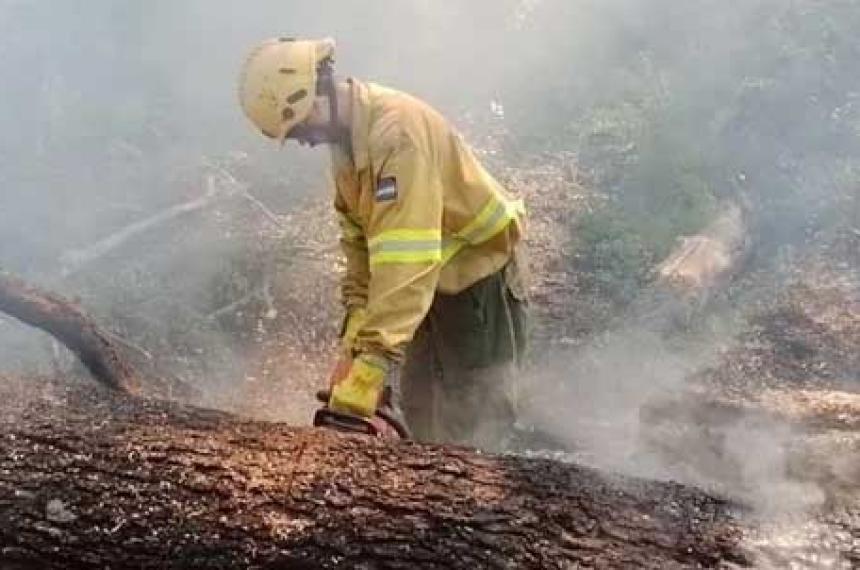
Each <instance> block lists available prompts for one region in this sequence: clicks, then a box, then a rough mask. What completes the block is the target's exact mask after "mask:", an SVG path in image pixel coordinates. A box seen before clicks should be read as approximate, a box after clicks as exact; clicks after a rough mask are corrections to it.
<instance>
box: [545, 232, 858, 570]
mask: <svg viewBox="0 0 860 570" xmlns="http://www.w3.org/2000/svg"><path fill="white" fill-rule="evenodd" d="M668 312H669V313H672V315H671V317H669V318H665V319H662V320H659V319H658V321H659V322H658V323H657V324H655V323H654V322H653V320H649V319H643V318H639V316H638V315H636V314H633V315H632V316H630V318H629V319H628V321H627V322H626V323H624V324H622V325H621V327H620V330H619V331H616V332H615V333H613V335H609V336H607V337H606V338H604V339H601V340H600V341H598V342H596V343H594V344H587V345H584V346H581V347H574V348H573V349H571V351H570V354H569V355H566V357H559V358H558V360H559V362H558V364H556V365H555V366H554V367H553V366H552V365H550V368H554V369H553V370H552V372H550V373H546V372H544V373H543V375H544V376H545V377H546V378H548V380H547V379H544V380H541V381H538V382H536V383H535V385H534V386H533V388H535V390H534V392H533V394H532V400H531V402H530V405H531V409H530V410H529V412H530V415H529V418H530V419H531V420H532V421H533V422H534V424H535V425H536V426H537V427H538V429H539V433H540V430H543V431H544V434H545V437H544V438H543V441H544V442H545V443H547V444H549V445H556V446H561V447H562V448H564V449H565V450H566V451H565V452H564V453H559V454H557V456H558V457H560V458H563V459H569V460H573V461H577V462H584V463H589V464H594V465H599V466H602V467H606V468H610V469H615V470H620V471H624V472H632V473H637V474H640V475H646V476H649V477H655V478H658V479H672V480H678V481H684V482H686V483H688V484H693V485H696V486H698V487H700V488H703V489H708V490H710V491H711V492H714V493H718V494H721V495H723V496H729V497H732V498H734V499H736V500H738V501H741V502H742V503H744V504H746V505H749V506H750V509H751V510H750V512H749V513H748V514H747V515H746V516H745V520H746V522H747V524H748V527H747V530H746V539H745V543H746V546H747V548H748V549H749V552H750V553H751V557H752V559H753V560H754V561H755V563H756V564H757V565H759V566H761V567H764V568H789V567H791V568H855V567H858V566H860V236H858V235H857V233H856V232H853V231H846V232H841V233H837V234H836V235H835V236H834V237H833V239H832V240H829V241H828V242H826V243H825V244H823V245H822V244H814V245H811V246H809V247H806V248H804V250H803V251H800V252H798V253H797V254H796V255H795V256H793V257H792V258H791V259H790V260H789V261H788V262H785V263H780V264H778V265H776V264H775V265H770V266H768V267H767V269H766V270H765V269H761V270H759V271H750V272H747V273H746V274H745V275H743V276H742V277H740V278H739V279H737V280H736V281H735V282H734V283H733V284H732V287H731V290H729V291H726V292H724V293H723V294H722V295H721V296H720V298H718V299H715V300H713V301H712V302H711V303H710V304H706V305H704V306H696V307H693V308H687V309H685V310H681V311H678V310H677V307H673V308H672V310H670V311H668ZM678 314H681V315H682V318H678ZM559 318H560V319H565V318H575V316H574V315H569V314H568V315H565V316H561V315H560V316H559ZM560 326H564V325H560ZM631 331H634V332H631ZM631 355H632V356H631ZM544 367H545V368H546V363H545V364H544ZM619 375H620V376H623V377H624V378H623V379H619V378H617V376H619ZM577 386H579V387H578V388H577ZM543 391H545V393H544V392H543ZM554 402H566V406H567V408H561V409H560V408H559V405H558V404H557V403H554ZM553 415H555V416H556V417H555V418H553V417H552V416H553ZM560 417H567V418H568V419H566V420H564V421H562V420H561V419H559V418H560Z"/></svg>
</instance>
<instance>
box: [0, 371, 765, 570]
mask: <svg viewBox="0 0 860 570" xmlns="http://www.w3.org/2000/svg"><path fill="white" fill-rule="evenodd" d="M7 391H8V390H7ZM42 392H43V393H44V392H45V390H42ZM49 392H50V391H49ZM95 392H101V393H95ZM0 397H2V401H4V402H6V403H7V405H6V406H4V407H8V402H9V401H11V400H14V399H15V397H13V396H11V395H9V394H3V393H2V387H0ZM15 410H16V411H13V412H9V413H6V414H3V413H0V434H2V435H0V567H3V568H32V567H40V568H41V567H63V568H69V567H74V568H77V567H91V568H107V567H110V568H187V567H205V568H237V567H241V568H245V567H264V568H334V567H343V568H410V569H411V568H446V569H447V568H572V567H580V565H581V566H587V567H601V568H608V567H612V568H619V567H625V568H626V567H637V568H638V567H641V568H661V569H663V568H690V567H714V566H717V565H718V564H721V563H724V562H731V563H735V564H738V565H741V566H744V565H747V564H748V560H747V559H746V558H745V555H744V554H743V552H742V551H741V549H740V547H739V546H738V544H739V542H740V535H741V531H740V526H739V524H738V523H737V522H736V521H734V519H733V518H732V515H731V514H730V513H731V512H732V507H731V506H730V505H728V504H726V503H725V502H723V501H720V500H718V499H714V498H711V497H709V496H707V495H705V494H703V493H701V492H698V491H695V490H692V489H689V488H686V487H683V486H680V485H676V484H671V483H656V482H646V481H640V480H634V479H627V478H622V477H618V476H607V475H603V474H601V473H599V472H597V471H595V470H591V469H586V468H582V467H577V466H574V465H567V464H562V463H559V462H554V461H549V460H542V459H527V458H523V457H514V456H502V457H494V456H488V455H482V454H480V453H477V452H475V451H472V450H469V449H467V448H461V447H452V446H434V445H420V444H416V443H411V442H395V441H387V440H381V439H371V438H367V437H363V436H352V435H343V434H338V433H333V432H328V431H323V430H314V429H310V428H304V429H302V428H290V427H287V426H284V425H280V424H272V423H262V422H253V421H246V420H242V419H239V418H236V417H233V416H230V415H227V414H223V413H220V412H212V411H206V410H200V409H194V408H188V407H182V406H179V405H176V404H168V403H164V402H156V401H147V400H143V399H140V398H130V397H128V396H125V395H122V394H119V393H116V392H109V391H107V390H103V389H102V390H95V391H94V390H87V389H78V388H75V389H70V390H68V391H67V393H65V394H64V395H63V397H62V398H57V397H52V398H33V399H31V400H29V401H27V402H26V403H25V404H22V405H21V406H18V407H17V408H15Z"/></svg>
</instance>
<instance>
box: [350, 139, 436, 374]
mask: <svg viewBox="0 0 860 570" xmlns="http://www.w3.org/2000/svg"><path fill="white" fill-rule="evenodd" d="M373 198H374V201H373V209H372V212H371V216H370V220H369V223H368V227H367V231H366V234H367V250H368V266H369V270H370V279H369V281H368V289H367V304H366V306H365V309H366V315H365V320H364V322H363V324H362V326H361V327H360V328H359V329H358V333H357V335H356V340H355V350H356V352H359V353H362V352H367V353H372V354H375V355H378V356H383V357H385V358H387V359H389V360H394V361H398V360H400V359H401V358H402V356H403V351H404V349H405V346H406V345H407V344H408V343H409V342H410V341H411V340H412V337H413V336H414V334H415V331H416V329H417V328H418V326H419V325H420V324H421V321H422V320H423V319H424V317H425V316H426V314H427V311H428V310H429V309H430V305H431V303H432V302H433V296H434V294H435V291H436V284H437V282H438V279H439V271H440V269H441V266H442V253H443V252H442V250H443V243H442V187H441V184H440V182H439V177H438V173H437V172H436V170H435V169H434V168H433V167H432V165H431V164H430V159H429V157H427V156H425V155H424V153H423V152H422V151H421V150H420V149H417V148H415V147H414V146H413V145H412V144H410V143H403V145H402V146H401V147H400V148H397V149H395V150H394V151H392V152H391V154H389V156H388V157H387V159H386V160H385V161H384V163H383V164H382V166H381V167H380V169H379V172H378V173H377V190H376V192H375V195H374V197H373Z"/></svg>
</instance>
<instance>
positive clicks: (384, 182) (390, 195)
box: [374, 176, 397, 202]
mask: <svg viewBox="0 0 860 570" xmlns="http://www.w3.org/2000/svg"><path fill="white" fill-rule="evenodd" d="M374 198H375V199H376V201H377V202H391V201H392V200H396V199H397V179H396V178H394V177H393V176H391V177H388V178H380V179H379V183H378V184H377V185H376V194H374Z"/></svg>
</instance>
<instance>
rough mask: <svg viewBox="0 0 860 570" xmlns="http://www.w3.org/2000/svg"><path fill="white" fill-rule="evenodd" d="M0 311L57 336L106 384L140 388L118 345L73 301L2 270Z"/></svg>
mask: <svg viewBox="0 0 860 570" xmlns="http://www.w3.org/2000/svg"><path fill="white" fill-rule="evenodd" d="M0 311H2V312H4V313H6V314H8V315H10V316H12V317H15V318H16V319H18V320H20V321H21V322H24V323H26V324H28V325H31V326H34V327H36V328H39V329H41V330H43V331H45V332H47V333H49V334H51V335H53V336H54V337H55V338H56V339H57V340H58V341H60V342H61V343H63V344H64V345H65V346H66V347H68V348H69V350H71V351H72V352H74V353H75V354H76V355H77V356H78V358H80V359H81V362H83V364H84V365H85V366H86V367H87V369H88V370H89V371H90V373H91V374H92V375H93V376H94V377H95V379H96V380H98V381H99V382H101V383H102V384H104V385H105V386H107V387H109V388H112V389H114V390H121V391H129V392H136V391H137V390H138V382H137V380H136V376H135V374H134V370H133V369H132V367H131V366H130V365H129V364H128V363H127V362H126V361H125V359H123V358H122V356H121V352H120V350H119V349H118V347H117V346H116V345H115V343H114V342H113V341H112V340H111V339H110V337H109V336H108V335H107V334H106V333H105V332H104V331H102V330H101V329H100V328H99V327H98V326H97V325H96V323H95V322H94V321H93V320H92V319H91V318H90V317H88V316H87V315H86V314H85V313H84V312H83V310H81V308H80V307H79V306H77V305H76V304H74V303H73V302H71V301H68V300H66V299H63V298H62V297H59V296H57V295H54V294H53V293H48V292H46V291H42V290H40V289H38V288H36V287H34V286H32V285H29V284H27V283H25V282H24V281H22V280H20V279H17V278H14V277H11V276H9V275H6V274H3V273H0Z"/></svg>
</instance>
